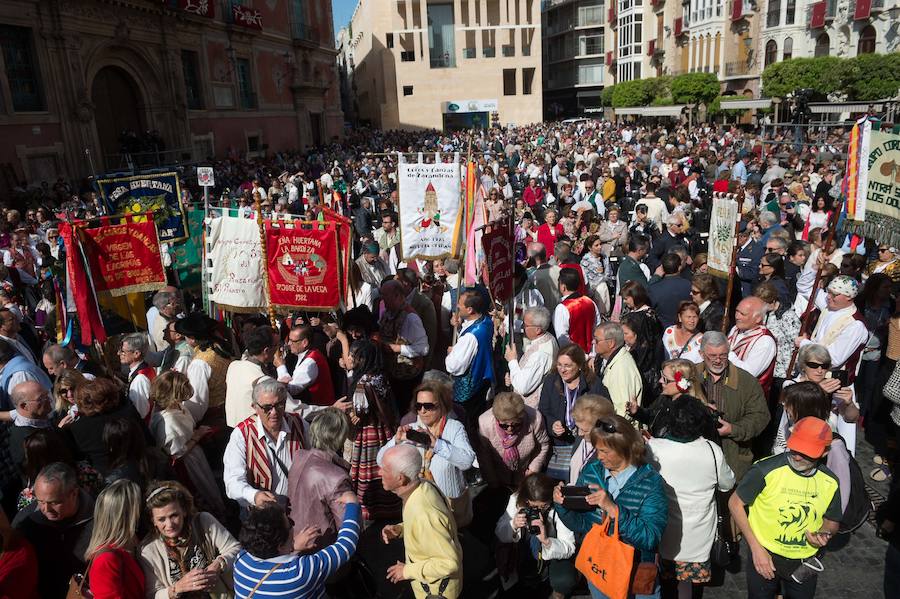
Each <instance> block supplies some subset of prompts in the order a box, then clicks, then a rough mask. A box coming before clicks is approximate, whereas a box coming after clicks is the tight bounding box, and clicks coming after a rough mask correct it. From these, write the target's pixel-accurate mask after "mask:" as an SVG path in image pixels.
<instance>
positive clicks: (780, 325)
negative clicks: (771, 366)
mask: <svg viewBox="0 0 900 599" xmlns="http://www.w3.org/2000/svg"><path fill="white" fill-rule="evenodd" d="M766 328H767V329H769V332H770V333H772V336H773V337H775V344H776V347H777V348H778V351H777V352H776V354H775V373H774V376H775V378H782V379H786V378H789V375H788V371H787V368H788V366H789V365H790V362H791V356H792V355H793V353H794V340H795V339H796V338H797V335H799V334H800V317H799V316H797V313H796V312H795V311H794V310H792V309H790V308H788V309H787V310H784V312H782V313H781V314H778V313H776V312H771V313H769V316H768V318H766Z"/></svg>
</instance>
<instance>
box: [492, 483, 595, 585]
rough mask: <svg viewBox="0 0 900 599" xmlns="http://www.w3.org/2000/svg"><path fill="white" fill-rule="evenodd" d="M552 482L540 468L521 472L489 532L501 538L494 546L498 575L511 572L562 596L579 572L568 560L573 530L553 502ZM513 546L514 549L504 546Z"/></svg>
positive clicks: (571, 551)
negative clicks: (526, 472) (515, 490)
mask: <svg viewBox="0 0 900 599" xmlns="http://www.w3.org/2000/svg"><path fill="white" fill-rule="evenodd" d="M555 482H556V481H554V480H553V479H552V478H550V477H549V476H547V475H546V474H542V473H540V472H534V473H531V474H529V475H528V476H526V477H525V478H524V479H523V480H522V483H521V484H520V485H519V487H518V490H517V492H515V493H513V494H512V496H510V498H509V502H508V503H507V505H506V512H505V513H504V514H502V515H501V516H500V518H499V520H497V524H496V526H495V527H494V534H495V535H496V536H497V540H498V541H500V543H501V545H500V547H498V551H497V553H498V555H497V562H498V564H497V569H498V571H499V573H500V576H501V577H503V578H508V577H509V575H511V574H512V573H513V572H515V573H517V574H518V575H519V579H520V581H521V585H522V586H523V587H525V588H528V589H532V588H538V587H541V586H542V585H543V584H545V583H549V585H550V589H551V595H550V599H564V598H565V597H568V596H569V595H571V594H572V591H573V590H574V588H575V584H576V583H577V582H578V572H577V571H576V570H575V564H574V563H573V559H572V557H573V556H574V555H575V534H574V533H573V532H572V531H571V530H569V528H567V527H566V525H565V524H563V522H562V520H560V518H559V514H557V513H556V510H555V509H554V506H553V486H554V484H555ZM504 544H505V546H504ZM513 545H514V546H515V548H514V550H512V551H506V550H505V549H507V548H511V546H513ZM545 596H546V594H545Z"/></svg>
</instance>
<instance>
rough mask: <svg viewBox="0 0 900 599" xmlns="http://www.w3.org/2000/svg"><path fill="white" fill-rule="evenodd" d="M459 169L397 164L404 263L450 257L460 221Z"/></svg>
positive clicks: (451, 165)
mask: <svg viewBox="0 0 900 599" xmlns="http://www.w3.org/2000/svg"><path fill="white" fill-rule="evenodd" d="M459 170H460V169H459V164H457V163H444V162H438V163H432V164H425V163H407V162H403V163H401V164H400V165H399V167H398V170H397V175H398V182H399V191H400V205H399V206H398V212H399V215H400V223H399V224H400V227H399V229H400V248H399V249H400V255H401V257H402V259H403V260H405V261H407V262H409V261H412V260H413V259H416V258H420V259H426V260H433V259H437V258H444V257H446V256H450V255H452V254H453V249H454V239H455V238H456V236H457V231H456V228H455V226H454V225H456V224H457V223H458V222H459V219H458V214H459V196H460V194H459V190H460V187H459V186H460V180H459ZM451 223H452V224H451Z"/></svg>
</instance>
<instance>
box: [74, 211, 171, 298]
mask: <svg viewBox="0 0 900 599" xmlns="http://www.w3.org/2000/svg"><path fill="white" fill-rule="evenodd" d="M141 220H142V222H134V221H132V220H131V219H128V220H127V221H126V222H123V223H121V224H118V225H103V226H101V227H96V228H90V229H88V228H84V229H79V232H80V234H81V241H82V245H83V247H84V251H85V254H86V255H87V261H88V264H89V265H90V269H91V277H92V278H93V281H94V289H96V290H97V293H98V294H100V295H104V294H106V295H109V296H112V297H119V296H121V295H127V294H129V293H138V292H143V291H155V290H157V289H162V288H163V287H165V286H166V271H165V267H164V266H163V261H162V255H161V254H160V251H159V238H158V237H157V235H156V224H155V223H154V222H153V219H152V218H143V219H141Z"/></svg>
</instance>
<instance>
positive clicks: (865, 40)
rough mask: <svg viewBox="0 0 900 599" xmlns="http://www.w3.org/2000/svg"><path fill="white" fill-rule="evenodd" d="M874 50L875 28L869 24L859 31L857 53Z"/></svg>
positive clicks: (870, 52)
mask: <svg viewBox="0 0 900 599" xmlns="http://www.w3.org/2000/svg"><path fill="white" fill-rule="evenodd" d="M873 52H875V28H874V27H872V26H871V25H866V27H865V28H864V29H863V30H862V31H860V32H859V44H857V46H856V53H857V54H872V53H873Z"/></svg>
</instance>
